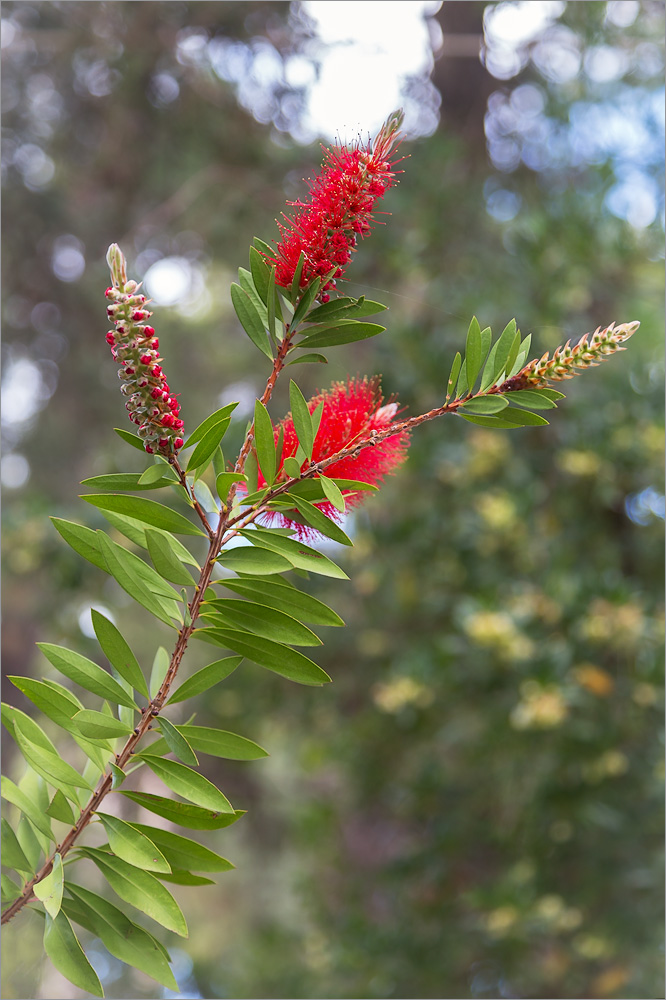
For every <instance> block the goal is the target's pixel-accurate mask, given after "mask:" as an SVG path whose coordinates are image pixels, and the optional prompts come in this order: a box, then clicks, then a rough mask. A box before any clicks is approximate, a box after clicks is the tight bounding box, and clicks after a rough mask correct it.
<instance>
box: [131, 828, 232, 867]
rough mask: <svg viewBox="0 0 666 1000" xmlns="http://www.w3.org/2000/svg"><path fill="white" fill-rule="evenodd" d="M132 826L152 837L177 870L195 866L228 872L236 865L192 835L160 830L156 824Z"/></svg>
mask: <svg viewBox="0 0 666 1000" xmlns="http://www.w3.org/2000/svg"><path fill="white" fill-rule="evenodd" d="M132 826H133V827H134V829H135V830H139V831H140V832H141V833H143V834H145V836H146V837H150V839H151V840H152V841H153V842H154V843H155V844H157V846H158V847H159V848H160V850H161V851H162V852H163V854H164V856H165V857H166V859H167V861H168V862H169V864H170V865H171V867H172V868H175V869H176V870H181V871H183V870H186V871H189V870H190V869H191V868H193V869H194V870H195V871H198V872H228V871H231V870H232V869H233V868H234V867H235V866H234V865H232V864H231V862H230V861H227V859H226V858H223V857H221V856H220V855H219V854H216V853H215V851H211V850H209V849H208V848H207V847H204V846H203V845H202V844H198V843H197V842H196V840H192V839H191V838H190V837H182V836H180V834H178V833H171V831H170V830H159V829H157V828H156V827H154V826H145V825H144V824H143V823H133V824H132Z"/></svg>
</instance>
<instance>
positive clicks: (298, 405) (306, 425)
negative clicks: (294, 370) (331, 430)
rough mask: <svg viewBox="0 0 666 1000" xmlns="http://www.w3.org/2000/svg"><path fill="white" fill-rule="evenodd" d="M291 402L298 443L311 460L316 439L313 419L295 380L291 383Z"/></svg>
mask: <svg viewBox="0 0 666 1000" xmlns="http://www.w3.org/2000/svg"><path fill="white" fill-rule="evenodd" d="M289 402H290V404H291V415H292V419H293V421H294V429H295V431H296V436H297V438H298V443H299V444H300V446H301V448H302V449H303V451H304V452H305V456H306V458H308V459H310V458H312V448H313V447H314V439H315V432H314V427H313V425H312V417H311V416H310V410H309V409H308V404H307V402H306V400H305V397H304V395H303V393H302V392H301V390H300V389H299V388H298V386H297V385H296V383H295V382H294V380H293V379H291V380H290V382H289Z"/></svg>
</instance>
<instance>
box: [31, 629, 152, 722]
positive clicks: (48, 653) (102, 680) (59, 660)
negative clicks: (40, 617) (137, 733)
mask: <svg viewBox="0 0 666 1000" xmlns="http://www.w3.org/2000/svg"><path fill="white" fill-rule="evenodd" d="M37 646H38V648H39V649H41V651H42V653H43V654H44V656H45V657H46V659H47V660H48V661H49V662H50V663H52V664H53V666H54V667H55V668H56V670H59V671H60V673H61V674H64V675H65V677H69V679H70V680H71V681H74V683H75V684H78V685H80V687H82V688H85V690H86V691H92V693H93V694H96V695H99V697H100V698H107V699H108V700H109V701H113V702H115V703H116V704H117V705H126V706H127V707H128V708H136V707H137V705H136V702H135V701H134V699H133V698H132V697H131V696H130V695H129V694H128V693H127V691H125V690H124V688H122V687H121V686H120V684H119V683H118V681H117V680H115V679H114V678H113V677H111V676H110V674H108V673H107V672H106V670H103V669H102V667H100V666H99V665H98V664H97V663H93V661H92V660H89V659H88V657H87V656H82V655H81V653H77V652H75V651H74V650H73V649H66V648H65V646H55V645H53V643H50V642H38V643H37Z"/></svg>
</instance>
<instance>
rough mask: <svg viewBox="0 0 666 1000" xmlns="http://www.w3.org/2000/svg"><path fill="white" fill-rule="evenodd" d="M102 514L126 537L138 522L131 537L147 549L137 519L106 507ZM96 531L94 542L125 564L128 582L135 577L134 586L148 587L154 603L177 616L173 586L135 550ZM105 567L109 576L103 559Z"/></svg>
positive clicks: (143, 532)
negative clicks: (135, 533)
mask: <svg viewBox="0 0 666 1000" xmlns="http://www.w3.org/2000/svg"><path fill="white" fill-rule="evenodd" d="M102 514H103V515H104V517H105V518H107V519H108V520H109V521H110V522H111V523H112V524H114V523H115V522H119V523H118V525H117V526H118V530H119V531H122V532H123V534H125V535H127V537H128V538H131V536H132V535H133V534H134V526H135V525H137V526H138V531H139V534H138V535H137V538H136V539H134V538H131V540H132V541H136V544H138V545H142V546H143V547H144V548H146V549H147V548H148V542H147V541H146V529H145V528H144V527H142V526H141V525H140V522H139V521H135V520H134V518H130V517H124V516H123V515H122V514H113V513H112V512H111V511H108V510H104V511H102ZM130 525H131V527H130ZM150 530H151V531H158V530H159V529H157V528H151V529H150ZM95 534H96V535H97V545H98V547H99V549H100V552H102V549H104V555H105V556H106V553H107V551H111V550H112V553H113V554H114V557H115V560H116V562H118V563H119V564H120V566H121V567H124V569H125V570H126V571H127V576H128V579H129V582H130V584H131V583H132V581H133V578H134V577H137V579H136V585H137V587H139V588H140V589H141V592H143V591H144V590H147V591H148V593H149V595H153V596H154V598H155V599H156V602H157V603H156V606H159V607H161V608H162V612H163V613H164V614H166V615H171V617H174V618H177V617H178V608H177V604H176V602H177V601H178V595H177V594H175V593H174V591H173V588H172V587H170V586H169V584H168V583H167V582H166V581H165V580H163V579H162V577H161V576H160V575H159V573H158V572H157V570H155V569H153V567H152V566H149V565H148V563H146V562H144V561H143V559H142V558H141V557H140V556H138V555H137V554H136V552H130V551H129V550H128V549H126V548H124V546H122V545H118V544H117V543H116V542H112V541H111V539H110V538H108V536H107V535H105V534H104V532H95ZM162 534H163V535H164V536H165V537H167V538H169V539H170V540H171V542H172V543H175V544H176V545H180V543H179V542H176V539H175V538H174V537H173V535H169V533H168V532H166V531H165V532H162ZM101 535H104V538H106V539H107V542H108V544H107V543H106V542H105V543H104V544H102V541H103V539H102V538H101V537H100V536H101ZM109 546H111V549H109ZM179 551H180V550H179ZM182 552H187V549H185V547H184V546H183V547H182ZM180 558H181V559H182V560H183V561H184V562H189V563H191V562H192V559H191V558H188V559H185V558H184V556H183V555H182V554H181V556H180ZM104 569H105V571H106V572H107V573H109V574H110V575H112V574H111V572H110V570H109V566H108V564H107V563H106V562H105V566H104ZM135 600H138V597H135ZM139 603H141V601H139Z"/></svg>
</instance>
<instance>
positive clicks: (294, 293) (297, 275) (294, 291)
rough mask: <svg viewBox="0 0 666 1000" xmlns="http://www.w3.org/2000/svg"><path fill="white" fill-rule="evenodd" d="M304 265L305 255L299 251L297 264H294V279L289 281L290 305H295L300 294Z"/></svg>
mask: <svg viewBox="0 0 666 1000" xmlns="http://www.w3.org/2000/svg"><path fill="white" fill-rule="evenodd" d="M304 264H305V254H304V253H303V251H302V250H301V252H300V255H299V258H298V263H297V264H296V268H295V270H294V277H293V278H292V281H291V288H290V290H289V291H290V298H291V301H292V304H295V303H296V300H297V298H298V296H299V295H300V293H301V274H302V273H303V265H304Z"/></svg>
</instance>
